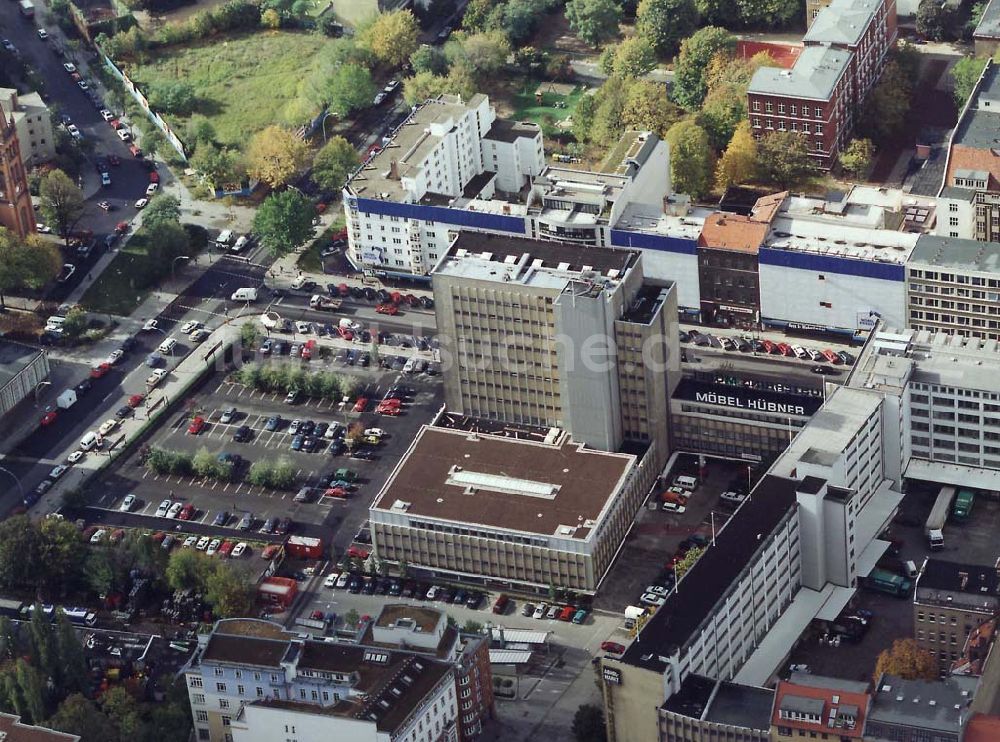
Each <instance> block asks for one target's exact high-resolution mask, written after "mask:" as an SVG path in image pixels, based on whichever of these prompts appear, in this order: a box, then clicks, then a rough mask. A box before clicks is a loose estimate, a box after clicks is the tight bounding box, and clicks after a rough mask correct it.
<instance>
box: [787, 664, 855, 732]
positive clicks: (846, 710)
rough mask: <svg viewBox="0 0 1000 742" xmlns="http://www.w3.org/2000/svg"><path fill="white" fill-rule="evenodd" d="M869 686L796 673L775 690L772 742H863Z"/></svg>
mask: <svg viewBox="0 0 1000 742" xmlns="http://www.w3.org/2000/svg"><path fill="white" fill-rule="evenodd" d="M867 689H868V686H867V684H866V683H857V682H853V681H850V680H841V679H840V678H826V677H823V676H821V675H803V674H801V673H796V674H795V675H794V677H793V678H792V679H791V680H782V681H779V682H778V686H777V688H776V689H775V691H774V707H773V710H772V714H771V742H793V740H801V739H804V738H810V739H821V738H826V739H837V740H839V742H849V741H850V740H855V739H856V740H860V739H862V738H863V735H864V730H865V718H866V716H867V714H868V708H869V706H870V705H871V698H870V697H869V695H868V693H867Z"/></svg>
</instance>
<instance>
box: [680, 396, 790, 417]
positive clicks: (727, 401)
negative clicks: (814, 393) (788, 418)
mask: <svg viewBox="0 0 1000 742" xmlns="http://www.w3.org/2000/svg"><path fill="white" fill-rule="evenodd" d="M695 401H696V402H703V403H705V404H714V405H719V406H720V407H735V408H737V409H740V410H754V411H756V412H774V413H777V414H779V415H805V414H806V408H805V407H803V406H802V405H799V404H795V403H784V402H772V401H770V400H767V399H758V398H755V397H737V396H735V395H731V394H720V393H718V392H695Z"/></svg>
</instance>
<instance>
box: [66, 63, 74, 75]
mask: <svg viewBox="0 0 1000 742" xmlns="http://www.w3.org/2000/svg"><path fill="white" fill-rule="evenodd" d="M63 69H64V70H66V71H67V72H68V73H69V74H71V75H72V74H73V73H74V72H76V65H75V64H71V63H70V62H63Z"/></svg>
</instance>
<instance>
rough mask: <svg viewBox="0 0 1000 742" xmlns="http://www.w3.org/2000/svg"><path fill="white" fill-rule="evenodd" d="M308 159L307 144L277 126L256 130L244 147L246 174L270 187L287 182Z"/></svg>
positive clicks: (303, 166)
mask: <svg viewBox="0 0 1000 742" xmlns="http://www.w3.org/2000/svg"><path fill="white" fill-rule="evenodd" d="M308 162H309V147H308V145H307V144H306V143H305V142H304V141H302V140H301V139H299V138H298V137H297V136H295V134H294V133H292V132H291V131H289V130H288V129H283V128H282V127H280V126H268V127H267V128H266V129H264V130H263V131H260V132H258V133H257V134H256V135H255V136H254V138H253V139H251V140H250V146H249V148H248V150H247V173H249V175H250V176H251V177H253V178H256V179H258V180H260V181H263V182H264V183H267V184H268V185H269V186H271V187H272V188H277V187H279V186H283V185H285V184H286V183H288V182H289V181H290V180H291V179H292V178H294V177H295V175H296V173H298V172H299V171H300V170H302V169H303V168H305V166H306V165H307V164H308Z"/></svg>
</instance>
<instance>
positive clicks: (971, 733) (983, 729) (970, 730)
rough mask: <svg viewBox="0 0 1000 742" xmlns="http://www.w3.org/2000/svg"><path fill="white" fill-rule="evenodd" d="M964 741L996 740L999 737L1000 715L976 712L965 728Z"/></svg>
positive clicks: (994, 741) (989, 741) (995, 741)
mask: <svg viewBox="0 0 1000 742" xmlns="http://www.w3.org/2000/svg"><path fill="white" fill-rule="evenodd" d="M963 739H964V742H997V740H998V739H1000V716H988V715H987V714H976V715H975V716H973V717H972V718H971V719H970V720H969V724H968V726H966V728H965V737H963Z"/></svg>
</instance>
